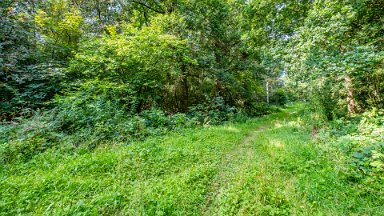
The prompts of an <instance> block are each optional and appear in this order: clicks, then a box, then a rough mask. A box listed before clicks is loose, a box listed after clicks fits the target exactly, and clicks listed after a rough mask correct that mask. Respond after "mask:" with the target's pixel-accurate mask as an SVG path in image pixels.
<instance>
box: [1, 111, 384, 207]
mask: <svg viewBox="0 0 384 216" xmlns="http://www.w3.org/2000/svg"><path fill="white" fill-rule="evenodd" d="M301 109H302V107H301V106H294V107H291V108H289V109H285V110H283V111H282V112H280V113H276V114H272V115H269V116H266V117H263V118H259V119H254V120H250V121H247V122H245V123H228V124H226V125H222V126H214V127H208V128H198V129H186V130H184V131H183V132H182V133H171V134H169V135H167V136H164V137H157V138H150V139H147V140H146V141H142V142H136V143H131V144H129V145H124V144H115V145H112V146H114V147H111V145H109V144H107V143H106V144H105V145H104V147H103V146H101V147H100V148H97V149H96V150H94V151H92V152H88V151H84V152H78V153H76V154H68V153H63V152H61V151H60V150H55V149H51V150H48V151H46V152H44V153H42V154H39V155H37V156H35V157H34V158H32V159H31V160H29V161H28V162H26V163H22V162H19V163H12V164H5V165H1V167H0V214H1V215H15V214H32V215H42V214H48V215H100V214H102V215H353V214H355V215H382V214H383V213H382V212H384V207H383V206H384V205H383V203H380V199H377V198H375V197H374V196H373V195H370V194H365V195H361V194H359V193H357V192H356V191H357V187H359V185H356V184H353V183H351V182H349V181H347V180H346V179H345V178H344V176H343V174H342V172H341V171H340V170H341V169H342V168H343V167H342V166H341V165H340V163H338V160H337V158H335V155H337V154H336V153H335V154H329V153H327V152H324V151H323V150H322V148H320V147H319V145H318V144H317V143H315V142H313V141H312V140H311V135H310V133H311V127H310V126H309V125H310V124H307V122H306V120H305V119H303V118H302V117H301V116H302V115H301V114H300V112H299V111H300V110H301Z"/></svg>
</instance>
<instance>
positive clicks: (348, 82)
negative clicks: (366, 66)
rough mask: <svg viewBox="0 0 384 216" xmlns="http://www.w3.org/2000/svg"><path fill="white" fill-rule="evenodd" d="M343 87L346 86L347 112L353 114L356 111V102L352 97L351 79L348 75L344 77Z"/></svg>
mask: <svg viewBox="0 0 384 216" xmlns="http://www.w3.org/2000/svg"><path fill="white" fill-rule="evenodd" d="M345 87H346V88H347V104H348V113H349V114H353V113H355V112H356V102H355V99H354V98H353V85H352V79H351V78H350V77H349V76H348V75H347V76H346V77H345Z"/></svg>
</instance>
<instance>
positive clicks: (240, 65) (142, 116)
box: [0, 0, 384, 143]
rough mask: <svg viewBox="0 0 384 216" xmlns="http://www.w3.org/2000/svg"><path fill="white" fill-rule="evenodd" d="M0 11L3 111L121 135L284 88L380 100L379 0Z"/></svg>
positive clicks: (53, 1) (145, 1) (171, 1)
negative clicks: (119, 128)
mask: <svg viewBox="0 0 384 216" xmlns="http://www.w3.org/2000/svg"><path fill="white" fill-rule="evenodd" d="M0 13H1V16H0V19H1V20H0V21H1V22H0V67H1V68H0V113H1V119H2V121H4V122H10V121H13V122H15V121H14V120H15V119H25V118H26V117H31V116H35V117H34V118H35V119H36V118H38V117H39V116H40V117H39V118H42V119H44V121H43V122H45V123H44V124H42V125H46V126H47V125H49V126H47V127H48V128H49V130H53V129H52V128H55V129H54V130H56V132H57V133H65V134H71V133H74V132H79V131H84V130H85V129H86V128H87V130H90V131H97V130H95V128H99V129H100V130H101V131H103V132H102V133H101V134H105V133H106V134H107V135H105V136H104V135H103V136H102V137H126V136H127V135H130V136H131V135H132V134H135V133H138V132H137V131H140V130H142V129H143V128H157V127H166V128H168V129H172V128H174V127H176V126H175V125H182V124H187V123H185V122H193V123H191V124H193V125H196V124H215V123H219V122H222V121H225V120H230V119H233V118H237V117H239V116H246V115H247V116H256V115H261V114H265V113H267V112H269V110H270V108H271V105H282V104H284V103H286V102H287V101H289V100H291V101H292V100H306V101H310V102H311V104H313V105H314V107H316V108H317V109H318V110H320V111H321V112H322V113H323V114H324V116H326V117H327V118H328V119H333V118H339V117H344V116H350V115H351V114H354V113H360V112H364V111H366V110H370V108H371V107H377V108H383V106H384V105H383V96H384V95H383V94H384V93H383V91H382V89H383V87H384V78H383V77H384V76H383V75H384V74H383V73H384V70H383V62H384V60H383V59H384V51H383V35H384V25H383V23H384V22H383V17H384V1H382V0H364V1H355V0H347V1H331V0H326V1H320V0H319V1H318V0H315V1H313V0H304V1H288V0H280V1H275V0H253V1H248V0H224V1H223V0H204V1H196V0H178V1H176V0H166V1H157V0H92V1H88V0H87V1H85V0H45V1H42V0H30V1H16V0H4V1H1V2H0ZM175 114H178V115H175ZM173 115H175V116H176V117H177V118H176V119H178V120H175V119H173V118H172V117H171V116H173ZM236 116H237V117H236ZM239 118H241V117H239ZM122 119H124V120H125V121H123V122H122ZM143 122H144V123H143ZM175 122H179V123H175ZM181 122H184V123H181ZM51 123H52V124H53V123H54V124H55V127H52V125H50V124H51ZM117 125H125V126H124V127H123V126H122V128H124V130H123V129H122V130H121V131H122V132H121V133H120V132H119V134H120V135H116V133H118V132H116V131H119V130H117V129H116V128H117V127H118V126H117ZM126 125H130V126H129V127H128V126H126ZM19 127H22V126H20V125H19ZM177 127H179V126H177ZM107 128H109V129H107ZM113 128H115V129H113ZM127 128H130V129H129V130H128V129H127ZM4 130H5V129H4ZM6 130H7V131H8V132H6V133H3V134H5V135H4V136H3V137H4V139H3V140H9V139H11V138H10V137H12V136H14V137H20V136H19V135H17V133H16V132H9V131H12V130H13V129H12V130H11V129H9V128H8V129H6ZM126 130H128V131H129V132H127V131H126ZM143 130H144V129H143ZM19 131H20V130H19ZM108 131H109V132H108ZM56 132H55V133H56ZM12 134H13V135H12ZM143 134H148V133H147V132H146V133H143ZM149 134H150V133H149ZM136 135H137V134H136ZM39 136H40V135H39ZM84 136H86V135H84ZM53 137H55V136H53ZM139 137H140V136H139ZM44 140H45V141H41V142H42V143H44V142H48V141H47V140H49V139H48V138H46V137H45V138H44ZM6 142H8V141H6ZM49 142H50V141H49ZM52 142H54V141H52ZM39 143H40V141H39Z"/></svg>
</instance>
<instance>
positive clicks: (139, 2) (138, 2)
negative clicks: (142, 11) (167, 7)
mask: <svg viewBox="0 0 384 216" xmlns="http://www.w3.org/2000/svg"><path fill="white" fill-rule="evenodd" d="M132 2H133V3H136V4H139V5H141V6H143V7H146V8H148V9H149V10H152V11H154V12H156V13H161V14H165V11H161V10H158V9H156V8H153V7H151V6H149V5H146V4H144V3H143V2H141V1H135V0H132Z"/></svg>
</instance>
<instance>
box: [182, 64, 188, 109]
mask: <svg viewBox="0 0 384 216" xmlns="http://www.w3.org/2000/svg"><path fill="white" fill-rule="evenodd" d="M182 71H183V75H182V83H183V88H184V99H183V101H184V103H183V109H184V112H187V111H188V106H189V91H188V79H187V71H186V67H185V65H183V66H182Z"/></svg>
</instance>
